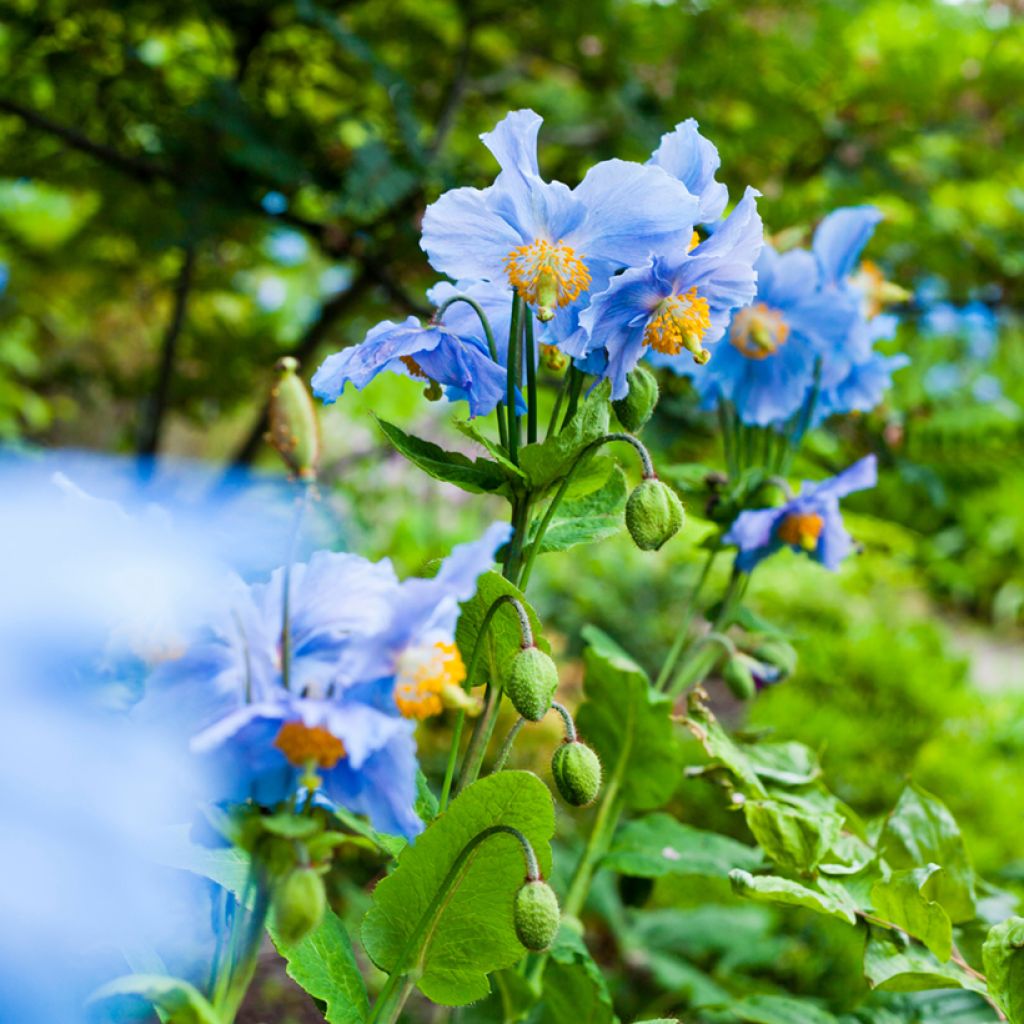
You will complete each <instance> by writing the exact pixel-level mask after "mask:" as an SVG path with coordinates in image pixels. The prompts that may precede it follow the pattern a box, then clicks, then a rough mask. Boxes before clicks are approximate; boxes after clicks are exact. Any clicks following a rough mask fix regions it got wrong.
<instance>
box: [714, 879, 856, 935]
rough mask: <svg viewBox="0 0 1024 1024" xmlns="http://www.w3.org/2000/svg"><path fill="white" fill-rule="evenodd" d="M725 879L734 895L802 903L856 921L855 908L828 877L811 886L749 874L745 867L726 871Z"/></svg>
mask: <svg viewBox="0 0 1024 1024" xmlns="http://www.w3.org/2000/svg"><path fill="white" fill-rule="evenodd" d="M729 881H731V882H732V887H733V891H734V892H735V893H736V894H737V895H738V896H745V897H747V899H751V900H758V901H759V902H762V903H782V904H785V905H787V906H792V907H806V908H807V909H808V910H813V911H815V912H816V913H818V914H825V915H826V916H828V917H838V918H839V919H840V920H843V921H845V922H846V923H847V924H856V923H857V913H856V911H857V908H856V906H854V903H853V901H852V900H851V899H850V897H849V896H848V895H847V893H846V891H845V890H844V889H843V888H842V887H841V886H840V885H837V884H836V883H834V882H831V881H829V880H828V879H822V880H821V881H819V882H818V883H817V884H816V885H815V887H814V888H813V889H812V888H811V887H810V886H809V885H801V884H800V883H799V882H793V881H791V880H790V879H788V878H780V877H779V876H778V875H751V874H750V873H749V872H747V871H740V870H735V871H730V872H729Z"/></svg>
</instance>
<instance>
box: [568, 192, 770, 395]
mask: <svg viewBox="0 0 1024 1024" xmlns="http://www.w3.org/2000/svg"><path fill="white" fill-rule="evenodd" d="M757 195H758V193H757V192H756V191H755V190H754V189H747V191H746V194H745V195H744V196H743V199H742V200H741V201H740V203H739V204H738V205H737V207H736V209H735V210H733V212H732V213H731V214H730V216H729V217H728V218H727V219H726V220H725V221H724V222H723V224H722V226H721V227H720V229H719V230H718V231H716V232H715V233H714V234H713V235H711V236H710V237H709V238H707V239H705V240H704V241H703V242H701V243H700V244H699V245H697V246H696V247H695V248H694V249H692V250H691V251H690V252H688V253H681V254H677V255H675V256H669V257H664V256H661V255H657V256H655V257H654V258H653V259H652V260H650V261H648V262H647V263H646V264H645V265H644V266H640V267H634V268H631V269H629V270H626V271H624V272H623V273H621V274H619V275H618V276H617V277H615V278H613V279H612V281H611V284H609V286H608V288H607V289H606V290H605V291H603V292H601V293H600V294H598V295H596V296H594V298H593V300H592V301H591V304H590V306H589V307H588V308H587V309H585V310H584V311H583V312H582V313H581V314H580V323H581V325H582V326H583V328H584V329H585V330H586V331H587V332H588V334H589V335H590V348H591V350H592V351H593V350H597V349H603V350H604V352H605V354H606V359H605V365H604V370H603V374H602V375H603V376H605V377H608V378H610V379H611V382H612V392H611V396H612V398H613V399H617V398H622V397H624V396H625V395H626V393H627V392H628V390H629V386H628V384H627V382H626V374H627V373H628V372H629V371H630V370H632V369H633V367H634V366H636V364H637V363H638V362H639V361H640V359H641V357H642V356H643V355H644V353H645V352H647V351H650V353H651V358H652V361H653V362H655V363H657V364H658V365H663V364H664V363H668V364H669V365H671V364H672V362H674V361H675V360H676V359H677V358H683V359H689V360H691V361H693V360H696V361H697V362H698V363H704V362H706V361H707V359H708V357H709V355H710V352H709V350H708V349H706V348H705V347H704V346H705V345H713V344H714V343H715V342H717V341H718V340H719V339H720V338H721V337H722V335H723V333H724V332H725V329H726V327H727V326H728V324H729V316H730V314H731V313H732V311H733V310H734V309H737V308H738V307H740V306H744V305H746V304H747V303H748V302H750V300H751V299H752V298H753V297H754V293H755V291H756V281H757V275H756V273H755V272H754V263H755V262H756V260H757V256H758V253H759V252H760V250H761V246H762V244H763V242H764V236H763V231H762V227H761V218H760V216H759V215H758V212H757V201H756V197H757ZM688 353H689V355H688Z"/></svg>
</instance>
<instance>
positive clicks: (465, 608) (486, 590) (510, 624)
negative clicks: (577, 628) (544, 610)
mask: <svg viewBox="0 0 1024 1024" xmlns="http://www.w3.org/2000/svg"><path fill="white" fill-rule="evenodd" d="M505 594H510V595H511V596H512V597H516V598H518V599H519V600H520V601H521V602H522V604H523V606H524V607H525V608H526V614H527V616H528V617H529V619H530V627H531V628H532V629H533V640H534V643H535V644H536V645H537V646H538V647H540V648H541V650H544V651H549V652H550V650H551V646H550V644H548V642H547V640H545V639H544V635H543V632H542V629H541V623H540V619H538V618H537V613H536V612H535V611H534V610H533V608H532V607H530V603H529V602H528V601H527V600H526V598H525V597H524V596H523V593H522V591H521V590H519V588H518V587H516V586H515V585H514V584H512V583H509V581H508V580H507V579H505V577H504V576H502V575H501V574H500V573H498V572H493V571H492V572H486V573H484V574H483V576H481V577H480V578H479V579H478V580H477V584H476V593H475V594H474V595H473V597H471V598H470V599H469V600H468V601H466V602H465V603H464V604H463V605H462V606H461V608H462V610H461V613H460V615H459V621H458V624H457V625H456V627H455V642H456V644H458V647H459V651H460V652H461V653H462V660H463V661H464V662H465V663H466V664H467V665H468V664H469V661H470V658H472V656H473V647H474V646H475V644H476V638H477V636H479V634H480V627H481V626H482V625H483V621H484V618H485V617H486V616H487V611H488V609H489V608H490V607H491V605H492V604H494V602H495V601H497V600H498V598H499V597H502V596H503V595H505ZM487 633H488V636H487V639H485V640H484V643H485V644H486V645H487V646H486V647H485V648H484V657H482V658H481V659H480V663H479V669H478V674H477V675H476V676H475V678H474V683H480V682H483V681H484V680H485V679H490V678H495V677H496V678H497V680H498V681H499V682H501V683H504V681H505V678H506V676H507V674H508V672H509V671H510V670H511V668H512V659H513V658H514V657H515V656H516V654H517V653H518V652H519V649H520V647H521V646H522V633H521V631H520V627H519V616H518V615H516V612H515V609H514V608H513V607H512V606H511V604H509V603H508V602H507V601H506V602H505V603H504V604H503V605H502V606H501V607H500V608H499V609H498V610H497V611H496V612H495V613H494V615H493V616H492V617H491V623H490V625H489V626H488V628H487Z"/></svg>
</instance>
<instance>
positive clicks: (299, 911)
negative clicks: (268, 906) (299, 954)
mask: <svg viewBox="0 0 1024 1024" xmlns="http://www.w3.org/2000/svg"><path fill="white" fill-rule="evenodd" d="M326 909H327V893H326V891H325V890H324V882H323V879H322V878H321V877H320V875H319V874H318V873H317V872H316V871H314V870H313V869H312V868H296V869H295V870H294V871H293V872H292V873H291V874H290V875H289V876H288V877H287V878H286V879H285V880H284V881H283V882H282V883H281V886H280V887H279V888H278V890H277V893H276V895H275V897H274V925H275V927H276V929H277V934H278V935H279V936H280V937H281V940H282V941H284V942H287V943H292V942H298V941H299V940H300V939H302V938H305V936H306V935H308V934H309V933H310V932H311V931H312V930H313V929H314V928H315V927H316V926H317V925H318V924H319V923H320V919H321V918H322V917H323V916H324V911H325V910H326Z"/></svg>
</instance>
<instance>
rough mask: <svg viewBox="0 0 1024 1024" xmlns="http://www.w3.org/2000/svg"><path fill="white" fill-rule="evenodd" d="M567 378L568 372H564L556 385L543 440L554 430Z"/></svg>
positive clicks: (560, 409)
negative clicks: (553, 401)
mask: <svg viewBox="0 0 1024 1024" xmlns="http://www.w3.org/2000/svg"><path fill="white" fill-rule="evenodd" d="M568 380H569V374H568V373H566V374H565V376H564V377H563V378H562V382H561V383H560V384H559V385H558V395H557V397H556V398H555V404H554V407H553V408H552V410H551V418H550V419H549V420H548V430H547V433H546V434H545V435H544V440H545V441H546V440H547V439H548V438H549V437H550V436H551V435H552V434H553V433H554V432H555V427H556V426H557V425H558V414H559V413H560V412H561V411H562V402H563V400H564V399H565V392H566V390H567V389H566V384H567V383H568Z"/></svg>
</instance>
